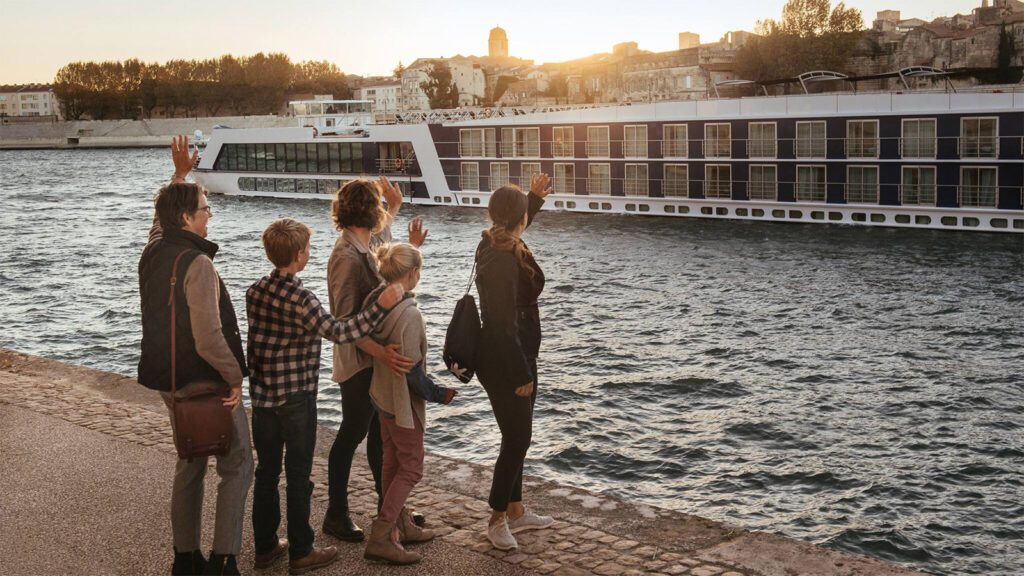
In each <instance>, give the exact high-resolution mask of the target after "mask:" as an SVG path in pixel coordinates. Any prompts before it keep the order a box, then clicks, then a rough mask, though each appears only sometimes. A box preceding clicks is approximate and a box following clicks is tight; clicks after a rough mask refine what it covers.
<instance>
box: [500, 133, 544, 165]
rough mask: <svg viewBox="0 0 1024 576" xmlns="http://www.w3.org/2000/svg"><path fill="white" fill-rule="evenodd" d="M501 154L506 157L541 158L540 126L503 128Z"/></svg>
mask: <svg viewBox="0 0 1024 576" xmlns="http://www.w3.org/2000/svg"><path fill="white" fill-rule="evenodd" d="M501 155H502V157H504V158H539V157H540V128H502V129H501Z"/></svg>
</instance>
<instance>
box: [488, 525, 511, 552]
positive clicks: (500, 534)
mask: <svg viewBox="0 0 1024 576" xmlns="http://www.w3.org/2000/svg"><path fill="white" fill-rule="evenodd" d="M487 539H488V540H490V541H491V544H493V545H494V547H495V548H497V549H498V550H512V549H515V548H518V547H519V543H518V542H516V539H515V537H514V536H512V533H511V532H509V531H508V522H506V521H505V520H502V521H501V522H498V523H497V524H495V525H494V526H488V527H487Z"/></svg>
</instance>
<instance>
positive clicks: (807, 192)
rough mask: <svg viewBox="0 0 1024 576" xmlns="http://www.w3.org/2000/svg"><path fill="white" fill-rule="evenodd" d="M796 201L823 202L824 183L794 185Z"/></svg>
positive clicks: (799, 183)
mask: <svg viewBox="0 0 1024 576" xmlns="http://www.w3.org/2000/svg"><path fill="white" fill-rule="evenodd" d="M796 200H797V202H824V201H825V183H824V182H797V183H796Z"/></svg>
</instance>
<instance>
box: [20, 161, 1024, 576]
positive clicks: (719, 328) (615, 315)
mask: <svg viewBox="0 0 1024 576" xmlns="http://www.w3.org/2000/svg"><path fill="white" fill-rule="evenodd" d="M170 174H171V164H170V161H169V155H168V154H167V153H166V152H165V151H163V150H113V151H89V150H77V151H0V202H2V208H0V246H2V247H3V248H2V250H3V257H2V258H0V286H2V289H0V322H2V326H3V329H2V331H0V346H4V347H10V348H15V349H18V350H22V351H25V352H30V353H34V354H40V355H43V356H47V357H50V358H55V359H58V360H63V361H67V362H73V363H76V364H83V365H87V366H92V367H95V368H100V369H104V370H110V371H114V372H119V373H122V374H129V375H131V374H134V372H135V365H136V362H137V361H138V349H139V346H138V343H139V338H140V324H139V302H138V295H137V294H138V289H137V286H138V284H137V272H136V266H137V263H138V256H139V254H140V252H141V250H142V247H143V244H144V242H145V238H146V232H147V230H148V228H149V223H150V219H151V217H152V204H151V200H152V198H153V195H154V193H155V191H156V189H157V188H158V187H159V186H160V185H161V184H162V183H163V182H165V181H166V180H167V179H168V178H169V176H170ZM210 204H211V206H212V208H213V213H214V216H213V219H212V221H211V223H210V239H211V240H213V241H215V242H218V243H219V244H220V246H221V250H220V252H219V254H218V257H217V267H218V269H219V270H220V272H221V274H222V275H223V277H224V280H225V281H226V282H227V285H228V287H229V290H230V292H231V294H232V296H233V298H234V300H235V303H236V308H237V309H238V311H239V314H240V316H244V305H243V303H242V302H243V298H244V292H245V289H246V288H247V287H248V286H249V284H251V283H252V282H253V281H255V280H256V279H257V277H258V276H260V275H262V274H265V273H267V272H269V270H270V266H269V264H268V263H267V261H266V260H265V257H264V255H263V250H262V247H261V245H260V234H261V232H262V231H263V229H264V227H265V226H266V225H267V224H268V223H269V222H270V221H272V220H273V219H275V218H278V217H282V216H293V217H297V218H299V219H301V220H303V221H305V222H306V223H308V224H309V225H311V226H312V227H313V228H314V229H315V230H316V234H315V235H314V237H313V253H312V258H311V260H310V263H309V265H308V267H307V270H306V272H305V273H303V274H302V278H303V281H304V282H305V284H306V286H307V287H309V288H311V289H312V290H313V291H314V292H315V293H317V294H318V295H320V296H321V298H322V299H325V300H326V295H327V288H326V281H325V270H326V263H327V259H328V256H329V254H330V250H331V246H332V245H333V242H334V239H335V236H336V233H335V232H334V230H333V229H332V226H331V223H330V219H329V215H328V206H329V204H328V203H327V202H325V201H314V200H309V201H299V200H272V199H249V198H237V197H223V196H215V197H212V198H211V201H210ZM415 215H420V216H423V217H424V218H425V219H426V221H427V227H428V228H429V230H430V235H429V238H428V241H427V244H426V245H425V246H424V255H425V259H426V264H425V268H424V272H423V280H422V283H421V286H420V288H419V289H418V297H419V302H420V305H421V308H422V309H423V311H424V314H425V317H426V318H427V321H428V325H429V326H428V338H429V341H430V343H431V346H432V349H431V351H430V353H429V357H430V362H431V370H432V372H433V373H434V374H435V376H436V377H437V379H439V380H440V381H441V382H442V383H445V384H447V385H453V384H456V383H457V381H456V380H455V379H454V378H453V377H450V376H446V375H444V374H443V373H442V370H443V363H442V362H441V360H440V346H441V343H442V342H443V335H444V328H445V326H446V324H447V321H448V318H449V315H450V313H451V308H452V306H453V305H454V303H455V301H456V300H457V298H458V297H459V296H460V295H461V294H460V292H461V290H462V287H464V286H465V284H466V282H467V280H468V276H469V272H470V265H471V258H472V252H473V248H474V247H475V245H476V242H477V241H478V239H479V234H480V230H481V229H482V228H484V227H485V225H486V222H485V213H484V211H482V210H479V209H471V208H451V207H416V206H405V207H403V209H402V213H401V214H400V216H399V220H398V224H397V226H396V235H397V236H399V237H401V238H404V224H405V223H406V221H407V220H408V218H409V217H411V216H415ZM526 240H527V242H528V243H529V245H530V247H531V249H532V250H533V251H534V253H535V254H536V256H537V260H538V261H539V262H540V264H541V266H542V267H543V268H544V270H545V273H546V275H547V278H548V283H547V289H546V290H545V292H544V294H543V296H542V299H541V317H542V321H543V326H544V331H545V339H544V344H543V345H542V350H541V361H540V366H541V368H540V378H539V381H540V396H539V399H538V402H537V414H536V419H535V424H534V441H533V447H532V449H531V452H530V456H529V460H528V470H527V472H528V473H531V474H537V475H540V476H543V477H546V478H549V479H553V480H557V481H559V482H563V483H566V484H570V485H575V486H579V487H583V488H587V489H590V490H594V491H598V492H604V493H607V494H614V495H617V496H621V497H625V498H628V499H631V500H634V501H643V502H648V503H651V504H655V505H658V506H662V507H666V508H672V509H676V510H680V511H683V512H688V513H693V514H697V515H700V516H704V517H708V518H713V519H716V520H722V521H727V522H730V523H734V524H737V525H740V526H743V527H745V528H750V529H756V530H766V531H772V532H778V533H782V534H785V535H788V536H792V537H796V538H801V539H804V540H808V541H811V542H815V543H818V544H822V545H825V546H829V547H833V548H837V549H842V550H849V551H853V552H857V553H862V554H866V555H869V556H874V557H877V558H883V559H886V560H890V561H894V562H898V563H901V564H904V565H907V566H912V567H916V568H918V569H922V570H926V571H929V572H933V573H937V574H960V573H975V574H1020V573H1024V549H1022V546H1024V545H1022V542H1024V400H1022V398H1024V281H1022V278H1024V240H1022V237H1021V236H1020V235H988V234H978V233H957V232H943V231H921V230H889V229H877V228H876V229H869V228H844V227H834V226H819V225H797V224H772V223H744V222H730V221H700V220H684V219H665V218H651V217H635V216H633V217H630V216H614V215H580V214H564V213H542V214H541V215H540V216H539V217H538V218H537V220H536V222H535V224H534V226H533V227H532V228H531V229H530V230H529V231H528V232H527V234H526ZM243 326H244V323H243ZM329 361H330V348H329V345H328V346H325V353H324V368H325V369H324V372H323V376H322V378H321V395H320V417H321V419H322V421H323V422H324V423H325V424H328V425H332V424H333V425H336V424H337V423H338V422H339V420H340V417H341V414H340V402H339V400H340V395H339V392H338V387H337V385H334V384H332V383H331V382H330V377H329V370H328V368H329ZM461 392H462V394H460V396H459V397H458V398H457V399H456V401H455V403H454V404H453V405H452V406H448V407H439V406H433V407H431V408H430V409H429V411H430V415H429V417H430V420H431V422H430V424H429V428H428V432H427V440H426V441H427V445H428V449H429V450H432V451H434V452H437V453H441V454H445V455H448V456H453V457H457V458H463V459H466V460H471V461H474V462H480V463H485V464H488V463H492V462H493V459H494V457H495V456H496V454H497V445H498V442H499V440H498V437H497V435H496V426H495V424H494V421H493V417H492V415H491V413H490V410H489V406H488V404H487V399H486V395H485V394H484V393H483V391H482V389H481V388H480V387H479V386H478V385H477V384H476V383H475V381H474V383H471V384H468V385H462V386H461ZM428 473H429V471H428Z"/></svg>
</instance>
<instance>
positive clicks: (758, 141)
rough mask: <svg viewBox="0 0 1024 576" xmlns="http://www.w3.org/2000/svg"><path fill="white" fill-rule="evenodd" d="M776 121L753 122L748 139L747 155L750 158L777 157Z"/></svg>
mask: <svg viewBox="0 0 1024 576" xmlns="http://www.w3.org/2000/svg"><path fill="white" fill-rule="evenodd" d="M775 133H776V127H775V122H751V123H750V137H749V139H748V140H747V156H749V157H750V158H775V156H776V154H777V148H778V146H777V144H776V136H775Z"/></svg>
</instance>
